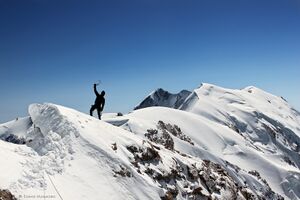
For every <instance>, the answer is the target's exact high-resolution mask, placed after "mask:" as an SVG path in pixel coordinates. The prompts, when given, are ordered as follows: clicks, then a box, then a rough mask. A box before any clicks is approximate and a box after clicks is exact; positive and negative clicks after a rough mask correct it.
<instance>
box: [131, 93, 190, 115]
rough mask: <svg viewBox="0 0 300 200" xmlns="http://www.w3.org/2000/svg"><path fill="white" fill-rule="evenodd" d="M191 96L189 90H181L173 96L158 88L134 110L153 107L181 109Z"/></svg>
mask: <svg viewBox="0 0 300 200" xmlns="http://www.w3.org/2000/svg"><path fill="white" fill-rule="evenodd" d="M190 94H191V92H190V91H188V90H181V91H180V92H179V93H176V94H173V93H170V92H168V91H166V90H164V89H162V88H158V89H156V90H154V91H153V92H151V93H150V94H149V95H148V96H147V97H146V98H145V99H144V100H143V101H142V102H141V103H140V104H139V105H137V106H136V107H135V108H134V110H138V109H141V108H147V107H152V106H163V107H169V108H179V107H180V106H181V105H182V104H183V102H184V101H185V99H186V98H187V97H188V96H189V95H190Z"/></svg>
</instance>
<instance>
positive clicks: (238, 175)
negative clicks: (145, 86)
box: [0, 84, 300, 200]
mask: <svg viewBox="0 0 300 200" xmlns="http://www.w3.org/2000/svg"><path fill="white" fill-rule="evenodd" d="M28 110H29V117H25V118H21V119H18V120H15V121H11V122H8V123H5V124H1V125H0V138H1V139H2V140H0V163H1V164H0V189H8V190H9V191H11V192H12V193H13V194H14V195H15V196H16V197H17V198H18V199H63V200H74V199H80V200H84V199H87V200H98V199H99V200H102V199H103V200H107V199H116V200H119V199H158V200H159V199H270V200H271V199H283V198H284V199H293V200H296V199H300V113H299V112H298V111H296V110H295V109H293V108H292V107H291V106H290V105H289V104H288V103H287V102H286V101H285V100H284V99H283V98H281V97H277V96H274V95H272V94H269V93H267V92H264V91H262V90H260V89H258V88H255V87H247V88H245V89H242V90H231V89H225V88H221V87H218V86H214V85H210V84H203V85H202V86H201V87H200V88H198V89H196V90H194V91H193V92H192V93H191V94H190V95H189V96H188V97H186V99H185V100H184V102H183V103H182V104H181V105H180V107H179V109H173V108H166V107H159V106H156V107H148V108H143V109H139V110H136V111H133V112H132V113H130V114H127V115H124V116H119V117H118V116H115V115H112V117H111V118H110V117H109V116H110V115H107V117H106V118H105V119H104V120H103V121H100V120H98V119H96V118H94V117H91V116H89V115H86V114H84V113H80V112H78V111H76V110H73V109H70V108H65V107H62V106H59V105H54V104H50V103H45V104H32V105H30V106H29V109H28Z"/></svg>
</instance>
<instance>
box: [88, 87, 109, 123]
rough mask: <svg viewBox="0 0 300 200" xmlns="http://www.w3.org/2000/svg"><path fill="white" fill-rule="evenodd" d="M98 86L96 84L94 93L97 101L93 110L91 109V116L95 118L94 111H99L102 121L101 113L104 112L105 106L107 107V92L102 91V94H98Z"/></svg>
mask: <svg viewBox="0 0 300 200" xmlns="http://www.w3.org/2000/svg"><path fill="white" fill-rule="evenodd" d="M96 86H97V84H94V92H95V94H96V96H97V97H96V100H95V104H94V105H92V107H91V109H90V115H91V116H93V111H94V110H95V109H97V113H98V117H99V119H100V120H101V112H102V111H103V108H104V105H105V98H104V95H105V92H104V91H102V92H101V94H99V93H98V91H97V88H96Z"/></svg>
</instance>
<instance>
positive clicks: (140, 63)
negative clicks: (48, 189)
mask: <svg viewBox="0 0 300 200" xmlns="http://www.w3.org/2000/svg"><path fill="white" fill-rule="evenodd" d="M0 67H1V72H0V95H1V98H0V123H1V122H5V121H8V120H11V119H14V118H15V117H17V116H26V115H27V107H28V105H29V104H30V103H34V102H53V103H57V104H61V105H65V106H69V107H72V108H75V109H78V110H80V111H84V112H86V113H87V112H88V110H89V108H90V105H91V104H92V103H93V102H94V94H93V91H92V84H93V82H95V81H97V80H99V79H101V80H102V82H103V84H102V85H101V88H100V89H99V90H101V89H104V90H105V91H106V92H107V96H106V99H107V106H106V108H105V112H119V111H121V112H128V111H130V110H131V109H132V108H133V107H134V106H135V105H136V104H137V103H139V102H140V101H141V100H142V99H143V98H144V97H145V96H146V95H147V94H148V93H150V92H151V91H152V90H154V89H156V88H158V87H162V88H164V89H167V90H169V91H170V92H178V91H180V90H181V89H190V90H192V89H194V88H196V87H198V86H199V85H200V83H201V82H208V83H212V84H216V85H219V86H223V87H229V88H243V87H245V86H248V85H255V86H257V87H260V88H262V89H264V90H267V91H269V92H271V93H274V94H276V95H280V96H284V97H285V98H286V99H287V100H288V101H289V102H290V103H291V105H293V106H295V107H296V108H297V109H298V110H299V108H300V92H299V85H300V1H299V0H269V1H267V0H219V1H217V0H126V1H124V0H106V1H101V0H95V1H92V0H85V1H83V0H71V1H67V0H0Z"/></svg>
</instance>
